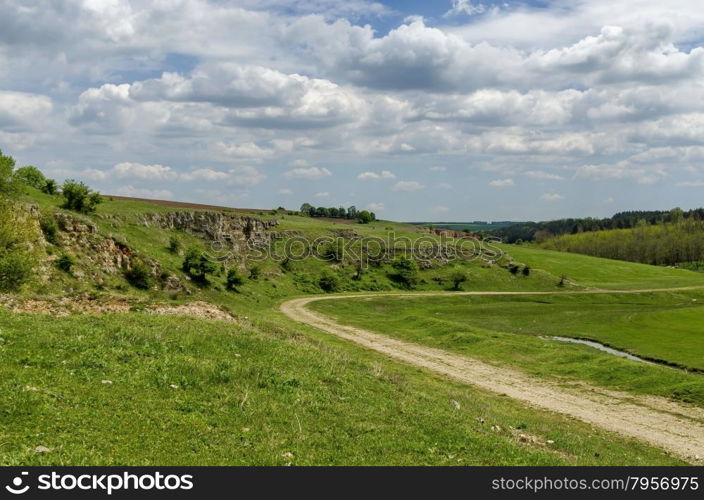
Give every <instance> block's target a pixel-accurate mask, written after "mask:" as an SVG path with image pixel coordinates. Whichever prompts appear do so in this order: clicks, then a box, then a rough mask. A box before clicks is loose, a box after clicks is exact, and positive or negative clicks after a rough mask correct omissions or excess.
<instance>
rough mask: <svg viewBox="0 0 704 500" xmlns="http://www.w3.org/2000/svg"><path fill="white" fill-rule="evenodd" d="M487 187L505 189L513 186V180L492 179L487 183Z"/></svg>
mask: <svg viewBox="0 0 704 500" xmlns="http://www.w3.org/2000/svg"><path fill="white" fill-rule="evenodd" d="M489 185H490V186H491V187H495V188H505V187H511V186H513V185H514V182H513V179H494V180H493V181H490V182H489Z"/></svg>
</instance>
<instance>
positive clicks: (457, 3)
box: [443, 0, 486, 17]
mask: <svg viewBox="0 0 704 500" xmlns="http://www.w3.org/2000/svg"><path fill="white" fill-rule="evenodd" d="M485 10H486V7H484V5H483V4H477V5H474V4H473V3H472V2H471V1H470V0H452V8H451V9H450V10H448V11H447V12H445V14H443V17H452V16H457V15H460V14H465V15H467V16H473V15H475V14H481V13H482V12H484V11H485Z"/></svg>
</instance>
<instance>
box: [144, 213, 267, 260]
mask: <svg viewBox="0 0 704 500" xmlns="http://www.w3.org/2000/svg"><path fill="white" fill-rule="evenodd" d="M140 222H141V223H142V224H144V225H145V226H148V227H149V226H151V227H158V228H162V229H178V230H181V231H185V232H187V233H189V234H192V235H193V236H197V237H199V238H203V239H204V240H208V241H211V242H218V243H219V244H220V245H222V247H223V248H226V249H229V250H233V251H237V252H243V251H245V250H246V249H247V248H249V249H261V248H266V247H268V245H269V243H270V241H271V236H272V235H271V233H270V232H268V231H267V230H268V229H271V228H273V227H275V226H276V225H277V224H278V222H277V221H276V220H271V221H264V220H261V219H258V218H256V217H250V216H245V215H238V214H234V213H228V212H205V211H194V212H186V211H183V212H168V213H162V214H158V213H152V214H144V215H142V216H141V217H140Z"/></svg>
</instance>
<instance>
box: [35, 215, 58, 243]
mask: <svg viewBox="0 0 704 500" xmlns="http://www.w3.org/2000/svg"><path fill="white" fill-rule="evenodd" d="M39 227H40V228H41V230H42V233H44V238H45V239H46V241H48V242H49V243H51V244H52V245H56V242H57V241H58V240H57V239H56V235H57V234H58V233H59V225H58V223H57V222H56V219H55V218H54V216H53V215H50V214H45V215H42V217H41V218H40V219H39Z"/></svg>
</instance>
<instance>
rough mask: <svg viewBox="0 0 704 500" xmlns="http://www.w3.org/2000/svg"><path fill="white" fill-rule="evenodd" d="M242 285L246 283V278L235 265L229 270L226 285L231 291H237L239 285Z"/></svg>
mask: <svg viewBox="0 0 704 500" xmlns="http://www.w3.org/2000/svg"><path fill="white" fill-rule="evenodd" d="M242 285H244V278H243V277H242V275H241V274H240V272H239V271H238V270H237V268H236V267H233V268H232V269H230V270H229V271H227V278H226V280H225V287H226V288H227V289H228V290H230V291H231V292H237V291H238V290H239V287H241V286H242Z"/></svg>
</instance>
